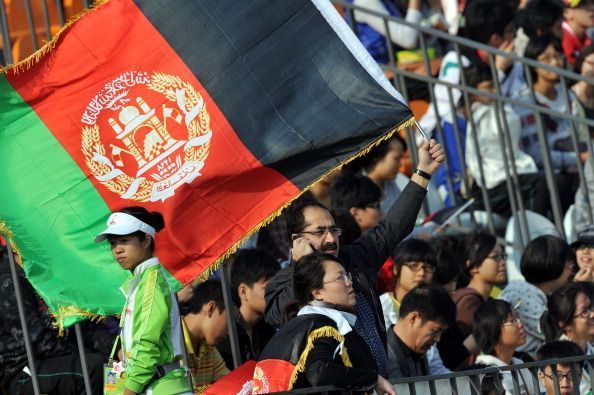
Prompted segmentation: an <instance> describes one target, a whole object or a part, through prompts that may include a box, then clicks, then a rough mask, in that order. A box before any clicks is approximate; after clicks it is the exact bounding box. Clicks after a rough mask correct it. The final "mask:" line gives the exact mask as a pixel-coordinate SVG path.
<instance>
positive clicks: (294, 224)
mask: <svg viewBox="0 0 594 395" xmlns="http://www.w3.org/2000/svg"><path fill="white" fill-rule="evenodd" d="M307 207H319V208H322V209H324V210H326V211H328V208H327V207H326V206H324V205H323V204H322V203H320V202H318V201H317V200H316V199H315V198H314V197H313V195H311V194H304V195H302V196H301V197H300V198H299V199H297V200H296V201H295V202H294V203H293V204H292V205H291V206H290V207H289V208H288V209H287V214H286V215H287V231H288V232H289V237H292V235H294V234H298V233H299V232H301V231H302V230H303V229H304V228H305V216H304V215H303V212H304V211H305V209H306V208H307Z"/></svg>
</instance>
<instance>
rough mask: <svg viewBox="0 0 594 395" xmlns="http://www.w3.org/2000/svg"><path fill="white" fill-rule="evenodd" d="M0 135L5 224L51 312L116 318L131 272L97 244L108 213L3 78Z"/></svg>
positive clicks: (0, 189)
mask: <svg viewBox="0 0 594 395" xmlns="http://www.w3.org/2000/svg"><path fill="white" fill-rule="evenodd" d="M8 109H10V111H8ZM56 111H60V109H58V108H56ZM0 134H1V136H0V137H1V140H2V142H3V143H2V144H1V145H0V158H2V168H1V169H0V202H1V204H0V221H4V222H6V224H7V225H8V226H9V228H10V230H11V231H12V233H13V234H14V241H15V242H16V244H17V247H18V248H19V250H20V251H21V253H22V255H23V257H24V259H25V263H24V268H25V272H26V274H27V277H28V278H29V280H30V281H31V283H32V284H33V286H34V287H35V288H36V290H37V291H38V292H39V293H40V295H41V296H42V297H43V299H44V300H45V302H46V303H47V304H48V306H49V307H50V309H51V310H52V311H53V312H54V313H58V311H59V310H58V309H59V308H60V307H69V306H76V307H77V308H79V309H81V310H85V311H91V312H93V313H98V314H119V313H120V312H121V308H122V306H123V302H124V299H123V295H122V293H121V292H120V291H119V290H118V287H119V285H120V284H121V283H122V282H123V281H124V279H125V278H126V276H127V274H126V272H124V271H123V270H122V269H121V268H120V267H119V265H118V264H117V263H116V262H115V261H114V259H113V258H112V256H111V253H110V251H109V248H108V246H107V243H103V244H102V245H98V244H95V243H94V241H93V239H94V237H95V235H96V234H97V233H99V232H100V231H101V230H103V228H104V226H105V220H106V218H107V216H108V215H109V208H108V207H107V204H106V203H105V201H104V200H103V199H102V197H101V196H100V195H99V193H98V192H97V190H96V189H95V187H94V186H93V184H92V183H91V182H90V181H89V180H88V179H87V178H86V176H85V175H84V173H83V172H82V170H81V169H80V168H79V167H78V165H77V164H76V163H75V162H74V160H73V159H72V158H71V157H70V155H69V154H68V153H67V152H66V151H65V150H64V149H63V147H62V146H61V145H60V144H59V143H58V141H57V140H56V139H55V138H54V136H53V135H52V134H51V132H50V131H49V130H48V129H47V127H46V126H45V125H44V124H43V122H42V121H41V120H40V119H39V118H38V117H37V115H36V114H35V112H34V111H33V110H32V108H31V107H30V106H29V105H28V104H27V103H26V102H24V101H23V100H22V98H21V97H20V95H19V94H18V93H17V92H16V91H15V90H14V89H13V88H12V87H11V85H10V84H9V83H8V81H7V80H6V78H5V76H3V75H0ZM15 213H17V214H16V215H15ZM89 224H91V225H89ZM64 240H67V242H64ZM66 246H75V248H66ZM47 290H51V293H50V292H46V291H47ZM78 318H80V317H73V318H72V317H71V318H69V319H66V320H65V321H64V324H65V325H69V324H71V323H72V322H74V321H75V320H77V319H78Z"/></svg>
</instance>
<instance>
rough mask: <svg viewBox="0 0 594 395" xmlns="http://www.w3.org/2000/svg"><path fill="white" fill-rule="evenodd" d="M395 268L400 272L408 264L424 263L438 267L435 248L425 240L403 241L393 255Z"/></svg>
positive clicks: (411, 239) (412, 238) (412, 239)
mask: <svg viewBox="0 0 594 395" xmlns="http://www.w3.org/2000/svg"><path fill="white" fill-rule="evenodd" d="M392 260H393V261H394V267H395V268H397V269H398V271H400V267H401V266H402V265H403V264H404V263H407V262H424V263H426V264H427V265H430V266H433V267H437V259H436V257H435V250H434V249H433V246H431V244H430V243H429V242H427V241H425V240H422V239H416V238H414V237H411V238H410V239H406V240H404V241H402V242H401V243H400V244H398V245H397V246H396V248H395V249H394V252H393V253H392Z"/></svg>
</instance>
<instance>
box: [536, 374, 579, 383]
mask: <svg viewBox="0 0 594 395" xmlns="http://www.w3.org/2000/svg"><path fill="white" fill-rule="evenodd" d="M542 374H544V375H545V376H546V377H548V378H549V379H551V380H553V375H552V374H546V373H545V372H542ZM581 375H582V372H579V373H578V374H577V377H578V378H579V377H580V376H581ZM557 380H559V382H561V381H563V380H567V381H572V382H573V378H572V377H571V372H569V373H559V372H557Z"/></svg>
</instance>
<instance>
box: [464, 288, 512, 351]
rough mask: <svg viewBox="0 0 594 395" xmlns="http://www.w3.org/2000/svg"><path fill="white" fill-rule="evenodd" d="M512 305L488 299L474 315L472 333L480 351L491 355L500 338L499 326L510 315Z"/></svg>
mask: <svg viewBox="0 0 594 395" xmlns="http://www.w3.org/2000/svg"><path fill="white" fill-rule="evenodd" d="M512 312H513V308H512V305H511V304H509V303H508V302H506V301H504V300H497V299H489V300H488V301H487V302H486V303H485V304H483V305H482V306H480V307H479V308H478V309H477V311H476V312H475V313H474V319H473V325H472V333H473V335H474V338H475V339H476V343H477V345H478V346H479V348H480V350H481V351H482V352H484V353H485V354H491V355H493V354H494V352H495V346H496V345H497V343H498V342H499V338H500V336H501V325H503V323H504V322H505V321H507V319H508V317H509V316H510V315H511V314H512Z"/></svg>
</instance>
